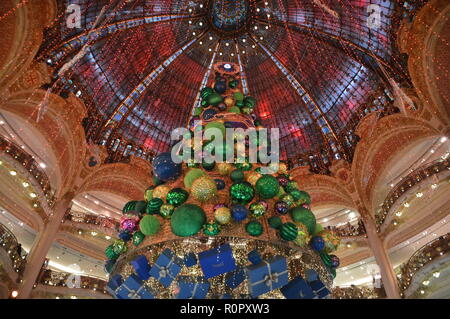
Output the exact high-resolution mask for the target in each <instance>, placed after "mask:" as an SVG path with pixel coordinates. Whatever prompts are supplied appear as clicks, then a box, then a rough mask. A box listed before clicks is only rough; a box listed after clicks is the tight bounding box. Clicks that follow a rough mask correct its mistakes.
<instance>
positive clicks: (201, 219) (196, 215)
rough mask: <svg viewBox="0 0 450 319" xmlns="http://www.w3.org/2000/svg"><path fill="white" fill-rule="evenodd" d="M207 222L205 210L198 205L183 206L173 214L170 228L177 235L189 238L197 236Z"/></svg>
mask: <svg viewBox="0 0 450 319" xmlns="http://www.w3.org/2000/svg"><path fill="white" fill-rule="evenodd" d="M205 222H206V216H205V212H204V211H203V209H201V208H200V207H198V206H197V205H193V204H183V205H181V206H179V207H177V209H175V211H174V212H173V215H172V218H171V220H170V226H171V228H172V232H173V233H174V234H175V235H177V236H180V237H188V236H192V235H195V234H197V233H198V232H199V231H200V230H201V229H202V226H203V224H204V223H205Z"/></svg>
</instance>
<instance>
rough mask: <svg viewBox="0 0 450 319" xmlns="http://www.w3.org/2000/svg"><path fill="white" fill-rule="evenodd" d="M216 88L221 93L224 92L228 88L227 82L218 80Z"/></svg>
mask: <svg viewBox="0 0 450 319" xmlns="http://www.w3.org/2000/svg"><path fill="white" fill-rule="evenodd" d="M214 90H216V92H217V93H219V94H224V93H225V91H226V90H227V82H225V81H217V82H216V84H214Z"/></svg>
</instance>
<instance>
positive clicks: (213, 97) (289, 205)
mask: <svg viewBox="0 0 450 319" xmlns="http://www.w3.org/2000/svg"><path fill="white" fill-rule="evenodd" d="M214 71H215V73H216V76H215V79H214V83H212V85H211V87H205V88H203V89H202V91H201V93H200V96H201V107H198V108H196V109H195V110H194V116H193V117H192V119H191V120H190V123H189V130H188V131H187V132H186V133H184V135H183V139H182V140H181V141H180V142H179V143H176V145H175V146H174V147H175V148H174V149H173V152H172V153H171V152H168V153H162V154H160V155H158V156H156V157H155V159H154V160H153V162H152V167H153V170H152V172H151V174H153V179H154V185H153V186H150V187H149V188H148V189H147V190H146V191H145V194H143V198H142V199H136V200H135V201H131V202H128V203H127V204H126V205H125V206H124V208H123V217H122V219H121V223H120V233H119V238H120V239H118V240H116V241H115V242H114V243H113V244H112V245H110V246H109V247H108V248H107V249H106V256H107V259H108V260H107V262H106V266H105V268H106V270H107V271H108V272H109V273H110V281H109V284H108V287H109V288H108V289H109V291H110V293H111V294H112V295H113V296H114V297H116V298H119V299H130V298H139V299H152V298H196V299H198V298H325V297H330V296H331V295H330V293H329V289H330V287H331V285H332V280H333V278H334V277H335V274H336V273H335V269H336V267H338V266H339V259H338V258H337V257H336V256H334V255H330V253H332V252H333V251H334V250H336V249H337V246H338V245H339V238H338V237H336V236H335V235H334V234H333V233H332V232H330V231H327V230H323V228H322V227H321V225H320V224H318V223H316V218H315V216H314V214H313V213H312V212H311V210H310V206H309V205H310V203H311V199H310V196H309V195H308V193H306V192H304V191H302V190H300V189H299V188H298V185H297V183H296V182H295V181H294V180H292V179H291V177H290V176H289V172H288V169H287V166H286V165H285V164H284V163H270V164H267V165H264V164H262V163H261V161H260V156H259V153H258V156H257V157H256V158H257V159H258V161H257V162H256V163H252V162H251V161H250V158H255V157H254V156H253V157H252V156H251V155H252V154H251V152H254V149H253V151H252V148H251V147H249V146H256V147H257V149H258V150H264V151H266V150H268V151H269V154H271V155H274V154H275V153H276V152H277V150H276V149H275V148H274V147H272V144H271V143H270V141H269V140H268V139H266V138H265V136H264V134H256V136H255V135H251V136H250V137H249V136H246V137H245V136H239V134H240V133H234V136H232V138H231V144H230V143H226V140H225V136H226V135H227V134H228V133H227V132H229V130H227V129H229V128H241V129H247V130H248V129H250V130H252V129H254V130H255V131H256V132H258V133H260V132H262V129H263V128H262V127H261V123H260V122H259V120H258V119H257V118H256V116H254V115H253V109H254V108H255V106H256V103H257V102H256V100H255V99H254V98H253V97H250V96H244V94H243V93H242V86H241V83H240V76H239V75H240V72H239V71H240V70H239V67H238V66H237V65H235V64H232V63H224V62H220V63H216V64H215V65H214ZM211 129H213V132H220V133H222V134H223V135H221V134H216V135H211V134H206V133H207V132H208V130H211ZM194 136H201V137H202V139H201V141H200V142H199V141H198V140H195V139H192V137H194ZM206 136H208V138H205V137H206ZM222 136H223V139H222ZM228 141H230V139H229V140H228ZM242 141H244V146H246V147H247V148H246V149H245V153H244V154H245V158H244V160H242V157H241V158H239V159H238V158H237V154H242V153H239V152H238V150H237V148H238V147H239V146H238V145H239V143H240V142H242ZM230 152H231V154H232V155H231V161H230V156H229V155H228V154H230ZM174 154H175V157H174ZM262 154H264V153H262ZM208 155H209V158H211V157H212V158H213V159H214V158H215V161H214V160H212V161H211V160H210V159H208V160H207V157H208ZM227 155H228V157H227ZM176 156H178V158H183V159H184V161H183V162H181V163H178V160H176ZM226 159H228V162H227V161H226Z"/></svg>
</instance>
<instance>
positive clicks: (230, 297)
mask: <svg viewBox="0 0 450 319" xmlns="http://www.w3.org/2000/svg"><path fill="white" fill-rule="evenodd" d="M220 299H233V297H232V296H231V295H230V294H223V295H222V296H221V297H220Z"/></svg>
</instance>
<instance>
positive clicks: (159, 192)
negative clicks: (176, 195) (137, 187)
mask: <svg viewBox="0 0 450 319" xmlns="http://www.w3.org/2000/svg"><path fill="white" fill-rule="evenodd" d="M169 192H170V187H169V186H167V185H159V186H157V187H155V189H154V190H153V199H155V198H159V199H162V200H164V199H166V197H167V194H168V193H169Z"/></svg>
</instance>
